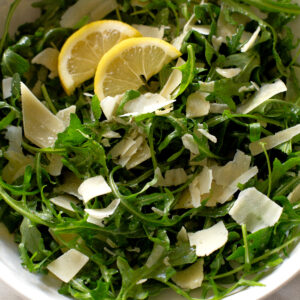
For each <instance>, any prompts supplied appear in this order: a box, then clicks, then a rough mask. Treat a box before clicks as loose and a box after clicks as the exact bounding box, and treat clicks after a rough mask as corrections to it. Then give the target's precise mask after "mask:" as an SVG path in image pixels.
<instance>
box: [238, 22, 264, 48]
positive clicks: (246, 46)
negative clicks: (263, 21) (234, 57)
mask: <svg viewBox="0 0 300 300" xmlns="http://www.w3.org/2000/svg"><path fill="white" fill-rule="evenodd" d="M260 30H261V28H260V26H258V27H257V29H256V30H255V31H254V33H253V34H252V36H251V38H250V39H249V41H248V42H247V43H246V44H244V46H243V47H242V48H241V52H246V51H248V50H250V49H251V48H252V47H253V46H254V44H255V42H256V39H257V37H258V35H259V33H260Z"/></svg>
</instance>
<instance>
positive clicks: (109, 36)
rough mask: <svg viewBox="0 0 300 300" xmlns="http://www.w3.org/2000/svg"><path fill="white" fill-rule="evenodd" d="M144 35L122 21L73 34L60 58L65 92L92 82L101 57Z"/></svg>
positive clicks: (82, 29)
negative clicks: (90, 80) (122, 43)
mask: <svg viewBox="0 0 300 300" xmlns="http://www.w3.org/2000/svg"><path fill="white" fill-rule="evenodd" d="M138 36H141V34H140V33H139V32H138V31H137V30H136V29H134V28H133V27H131V26H129V25H128V24H125V23H123V22H119V21H112V20H104V21H97V22H93V23H90V24H88V25H86V26H83V27H82V28H81V29H79V30H78V31H76V32H75V33H73V34H72V35H71V36H70V37H69V38H68V39H67V41H66V42H65V44H64V45H63V47H62V49H61V51H60V54H59V57H58V74H59V78H60V80H61V83H62V85H63V88H64V90H65V91H66V93H67V94H68V95H70V94H72V93H73V91H74V90H75V88H76V87H78V86H79V85H80V84H82V83H83V82H84V81H86V80H88V79H90V78H92V77H93V76H94V74H95V71H96V68H97V65H98V63H99V61H100V59H101V57H102V56H103V55H104V53H106V52H107V51H108V50H109V49H110V48H112V47H113V46H114V45H116V44H117V43H119V42H120V41H123V40H125V39H128V38H132V37H138Z"/></svg>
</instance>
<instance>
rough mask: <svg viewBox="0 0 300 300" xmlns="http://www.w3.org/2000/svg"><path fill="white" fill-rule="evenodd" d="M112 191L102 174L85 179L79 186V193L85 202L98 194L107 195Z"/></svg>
mask: <svg viewBox="0 0 300 300" xmlns="http://www.w3.org/2000/svg"><path fill="white" fill-rule="evenodd" d="M110 192H111V188H110V186H109V185H108V184H107V183H106V181H105V179H104V177H103V176H102V175H99V176H95V177H91V178H88V179H86V180H84V181H83V182H82V183H81V185H80V186H79V188H78V193H79V194H80V195H81V196H82V198H83V201H84V202H85V203H87V202H88V201H89V200H91V199H93V198H95V197H97V196H101V195H105V194H108V193H110Z"/></svg>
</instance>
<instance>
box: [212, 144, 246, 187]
mask: <svg viewBox="0 0 300 300" xmlns="http://www.w3.org/2000/svg"><path fill="white" fill-rule="evenodd" d="M250 163H251V156H249V155H246V154H245V153H244V152H242V151H240V150H237V152H236V154H235V156H234V158H233V161H230V162H228V163H227V164H226V165H225V166H222V167H219V166H215V167H213V176H214V180H215V181H216V183H217V184H219V185H222V186H224V187H226V186H228V185H230V184H231V183H232V182H233V181H234V180H235V179H237V178H238V177H239V176H241V175H242V174H244V173H245V172H246V171H248V170H249V168H250Z"/></svg>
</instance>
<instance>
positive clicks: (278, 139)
mask: <svg viewBox="0 0 300 300" xmlns="http://www.w3.org/2000/svg"><path fill="white" fill-rule="evenodd" d="M299 134H300V124H298V125H296V126H293V127H290V128H288V129H284V130H281V131H278V132H276V133H275V134H274V135H269V136H267V137H264V138H262V139H260V140H258V141H256V142H253V143H250V145H249V148H250V151H251V154H252V155H253V156H255V155H258V154H260V153H262V152H263V151H264V150H263V147H262V146H261V143H263V144H264V146H265V149H266V150H269V149H272V148H274V147H276V146H278V145H280V144H283V143H285V142H287V141H289V140H291V139H292V138H294V137H295V136H297V135H299Z"/></svg>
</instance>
